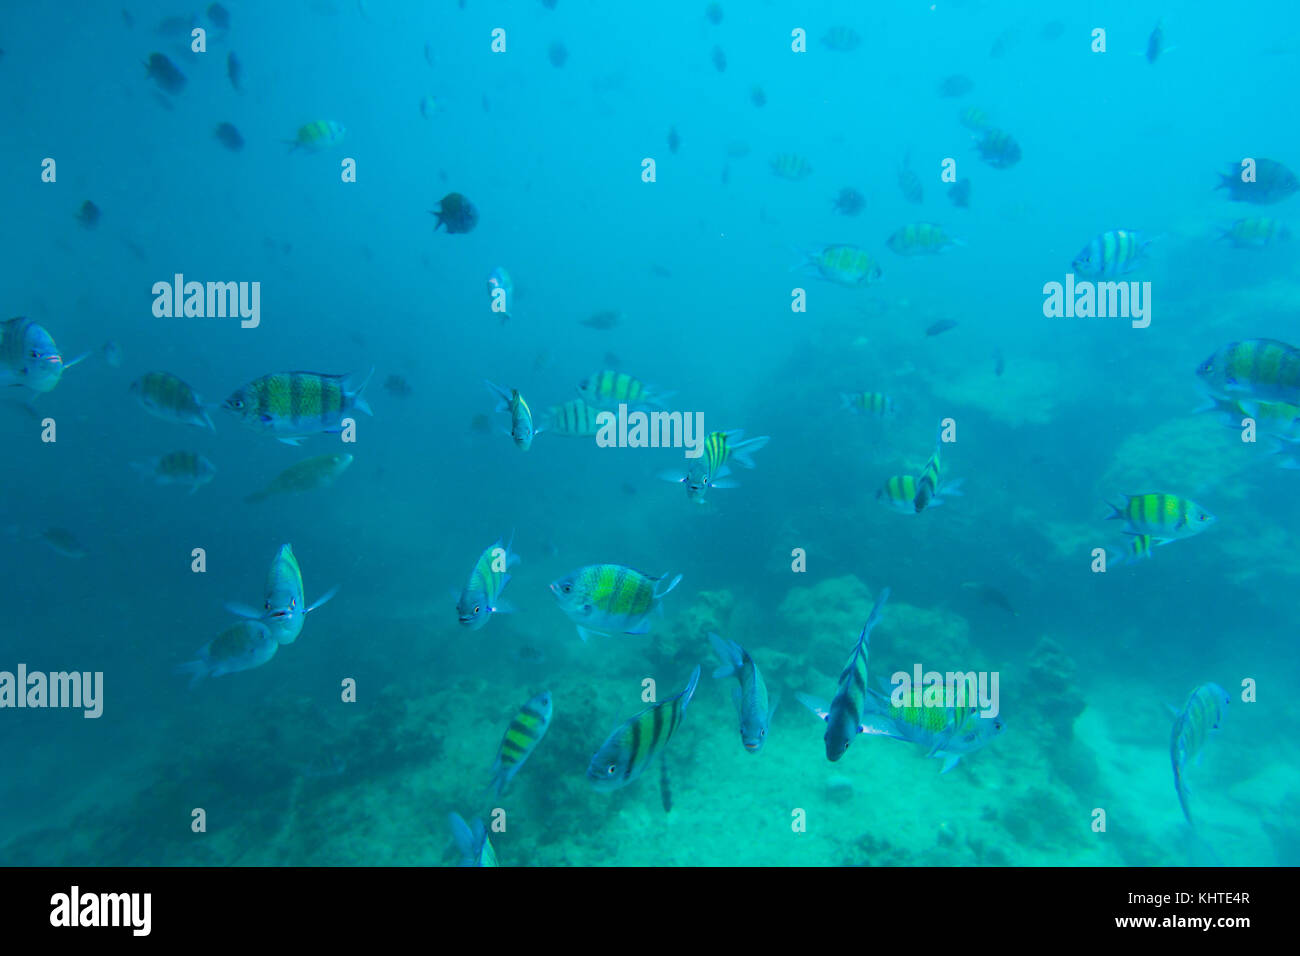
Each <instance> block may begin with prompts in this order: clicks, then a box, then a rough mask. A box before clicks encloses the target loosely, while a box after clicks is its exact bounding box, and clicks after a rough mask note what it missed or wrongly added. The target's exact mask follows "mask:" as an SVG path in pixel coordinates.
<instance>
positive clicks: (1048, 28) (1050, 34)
mask: <svg viewBox="0 0 1300 956" xmlns="http://www.w3.org/2000/svg"><path fill="white" fill-rule="evenodd" d="M1064 33H1065V24H1064V23H1062V22H1061V21H1060V20H1049V21H1047V22H1046V23H1044V24H1043V29H1042V30H1040V31H1039V33H1038V35H1039V36H1040V37H1041V38H1042V39H1044V40H1047V41H1048V42H1050V41H1052V40H1055V39H1058V38H1059V37H1061V36H1062V35H1063V34H1064Z"/></svg>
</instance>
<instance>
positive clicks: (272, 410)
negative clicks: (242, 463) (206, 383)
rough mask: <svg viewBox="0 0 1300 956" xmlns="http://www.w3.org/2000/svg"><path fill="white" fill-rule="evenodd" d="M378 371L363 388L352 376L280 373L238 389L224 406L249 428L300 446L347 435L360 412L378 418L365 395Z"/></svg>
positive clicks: (370, 372)
mask: <svg viewBox="0 0 1300 956" xmlns="http://www.w3.org/2000/svg"><path fill="white" fill-rule="evenodd" d="M374 371H375V370H374V369H373V368H372V369H371V370H370V371H369V372H368V373H367V374H366V377H365V378H364V379H363V380H362V381H361V384H359V385H358V384H357V383H356V381H355V379H354V377H353V376H351V375H322V374H319V373H317V372H275V373H273V374H271V375H264V376H262V377H261V378H259V379H256V380H254V381H252V382H249V383H248V384H247V385H244V386H243V387H242V388H239V389H237V390H236V391H234V392H233V393H231V395H230V397H229V398H227V399H226V400H225V402H223V403H222V405H221V407H222V408H224V409H225V410H226V411H228V412H230V413H231V414H233V415H234V416H235V417H236V418H238V419H239V420H240V421H241V422H243V424H244V425H245V426H247V427H248V428H251V429H253V430H254V431H258V432H261V433H262V434H263V435H269V436H272V437H274V438H276V439H277V440H278V441H282V442H284V443H285V444H286V445H297V444H300V443H301V442H302V440H303V438H305V437H306V436H308V435H314V434H319V433H321V432H330V433H335V432H341V431H342V430H343V419H344V418H346V417H347V416H348V413H349V412H351V411H353V410H354V409H356V410H359V411H363V412H365V413H366V414H367V415H373V414H374V412H372V411H371V410H370V404H369V403H368V402H367V401H366V400H365V399H364V398H363V397H362V395H361V393H362V392H363V391H365V387H366V385H367V384H368V383H369V381H370V376H371V375H373V374H374Z"/></svg>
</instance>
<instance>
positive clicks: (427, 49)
mask: <svg viewBox="0 0 1300 956" xmlns="http://www.w3.org/2000/svg"><path fill="white" fill-rule="evenodd" d="M424 62H425V63H427V64H429V66H433V65H434V64H433V44H431V43H425V44H424Z"/></svg>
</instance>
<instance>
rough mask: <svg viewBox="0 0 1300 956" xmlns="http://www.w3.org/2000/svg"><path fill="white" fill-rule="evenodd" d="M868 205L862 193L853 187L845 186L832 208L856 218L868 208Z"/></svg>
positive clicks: (834, 200) (832, 203) (833, 201)
mask: <svg viewBox="0 0 1300 956" xmlns="http://www.w3.org/2000/svg"><path fill="white" fill-rule="evenodd" d="M866 205H867V200H866V199H865V198H864V197H863V195H862V193H860V192H858V191H857V190H856V189H854V188H853V187H852V186H845V187H844V188H843V189H841V190H840V193H839V195H838V196H836V197H835V198H834V199H833V200H832V201H831V206H832V208H833V209H834V210H835V211H836V212H840V213H843V214H844V215H846V216H856V215H857V214H858V213H860V212H862V210H863V209H865V208H866Z"/></svg>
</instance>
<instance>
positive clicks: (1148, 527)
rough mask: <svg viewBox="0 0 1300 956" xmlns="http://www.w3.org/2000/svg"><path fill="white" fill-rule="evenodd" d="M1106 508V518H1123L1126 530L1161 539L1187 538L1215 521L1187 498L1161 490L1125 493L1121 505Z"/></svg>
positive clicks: (1212, 516)
mask: <svg viewBox="0 0 1300 956" xmlns="http://www.w3.org/2000/svg"><path fill="white" fill-rule="evenodd" d="M1107 504H1110V503H1109V502H1107ZM1110 509H1111V513H1110V514H1109V515H1107V519H1108V520H1121V521H1124V522H1125V526H1124V527H1125V530H1126V531H1128V532H1130V533H1132V534H1149V535H1151V536H1152V537H1154V538H1157V539H1159V540H1162V541H1172V540H1179V539H1182V538H1190V537H1191V536H1192V535H1196V534H1200V533H1201V532H1202V531H1204V530H1205V529H1206V528H1208V527H1210V525H1212V524H1214V522H1215V520H1216V519H1215V517H1214V515H1212V514H1210V513H1209V512H1208V511H1206V510H1205V509H1204V508H1202V507H1201V506H1200V505H1198V504H1197V503H1196V502H1195V501H1192V500H1191V499H1189V498H1182V497H1179V496H1178V495H1168V494H1161V493H1151V494H1143V495H1127V496H1125V500H1124V504H1123V505H1121V506H1116V505H1110Z"/></svg>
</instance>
